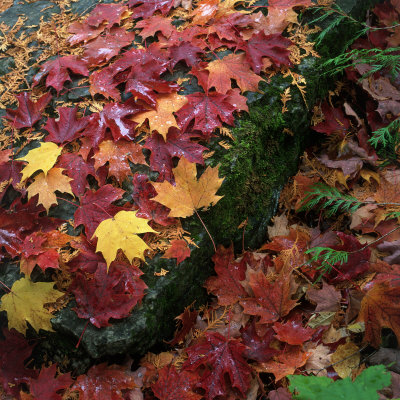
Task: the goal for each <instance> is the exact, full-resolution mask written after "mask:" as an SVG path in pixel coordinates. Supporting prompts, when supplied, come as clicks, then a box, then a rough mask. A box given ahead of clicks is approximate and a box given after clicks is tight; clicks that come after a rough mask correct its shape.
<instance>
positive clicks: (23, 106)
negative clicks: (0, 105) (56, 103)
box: [4, 92, 52, 129]
mask: <svg viewBox="0 0 400 400" xmlns="http://www.w3.org/2000/svg"><path fill="white" fill-rule="evenodd" d="M15 97H16V98H17V100H18V108H17V109H16V110H11V109H10V108H7V109H6V111H7V113H6V115H5V116H4V118H5V119H7V120H8V121H10V125H11V126H12V127H14V128H16V129H22V128H31V127H32V126H33V125H35V123H36V122H38V121H39V120H40V119H41V118H42V111H43V109H44V108H45V107H46V106H47V104H49V102H50V100H51V98H52V96H51V94H50V93H47V94H44V95H43V96H42V97H40V98H39V99H38V101H37V102H35V103H34V102H33V101H32V100H31V99H30V98H29V94H28V93H27V92H23V93H20V94H17V95H16V96H15Z"/></svg>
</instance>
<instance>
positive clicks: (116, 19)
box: [85, 4, 128, 27]
mask: <svg viewBox="0 0 400 400" xmlns="http://www.w3.org/2000/svg"><path fill="white" fill-rule="evenodd" d="M127 10H128V7H126V6H124V5H121V4H97V5H96V7H95V8H94V9H93V10H92V11H91V12H90V14H89V16H88V17H87V18H86V20H85V22H86V23H88V24H89V25H90V26H94V27H98V26H99V25H101V24H103V23H104V22H105V23H107V25H109V26H112V25H115V24H118V25H119V23H120V22H121V18H122V16H123V15H124V13H126V12H127Z"/></svg>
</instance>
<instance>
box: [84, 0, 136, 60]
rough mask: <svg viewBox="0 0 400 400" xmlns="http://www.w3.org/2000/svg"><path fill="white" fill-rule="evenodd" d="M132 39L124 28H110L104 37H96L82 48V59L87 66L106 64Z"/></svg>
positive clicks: (131, 34)
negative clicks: (83, 49)
mask: <svg viewBox="0 0 400 400" xmlns="http://www.w3.org/2000/svg"><path fill="white" fill-rule="evenodd" d="M104 5H105V4H104ZM134 38H135V33H134V32H127V31H126V30H125V29H124V28H120V27H114V28H111V30H110V31H109V32H107V33H106V34H105V35H104V36H98V37H97V38H96V39H95V40H92V41H90V42H89V43H88V44H86V45H85V46H84V47H85V52H84V53H83V56H82V59H83V60H84V61H86V62H87V63H88V65H89V66H94V65H99V64H101V63H103V62H107V61H109V60H111V58H113V57H114V56H116V55H117V54H119V52H120V51H121V49H122V48H123V47H125V46H129V45H130V44H131V43H132V42H133V40H134Z"/></svg>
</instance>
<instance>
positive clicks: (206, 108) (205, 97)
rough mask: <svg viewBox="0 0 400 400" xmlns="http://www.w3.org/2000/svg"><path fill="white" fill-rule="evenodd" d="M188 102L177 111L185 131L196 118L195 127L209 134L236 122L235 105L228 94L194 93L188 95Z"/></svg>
mask: <svg viewBox="0 0 400 400" xmlns="http://www.w3.org/2000/svg"><path fill="white" fill-rule="evenodd" d="M187 99H188V102H187V103H186V104H185V105H184V106H183V107H182V108H181V109H180V110H179V111H178V112H177V116H178V121H179V124H180V127H181V129H182V130H183V131H186V129H187V128H188V126H189V124H190V123H191V122H192V121H193V120H194V125H193V129H196V130H199V131H201V132H202V133H203V134H204V135H206V136H209V135H211V133H212V132H213V131H214V129H215V128H219V127H221V126H222V123H223V122H225V123H226V124H228V125H233V124H234V117H233V112H234V111H235V107H233V106H232V105H231V104H229V103H228V101H227V95H223V94H219V93H208V94H207V93H193V94H190V95H188V96H187Z"/></svg>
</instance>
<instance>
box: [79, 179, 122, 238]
mask: <svg viewBox="0 0 400 400" xmlns="http://www.w3.org/2000/svg"><path fill="white" fill-rule="evenodd" d="M123 194H124V191H123V190H122V189H118V188H115V187H113V186H111V185H104V186H102V187H101V188H100V189H99V190H97V192H91V191H88V192H86V193H85V194H84V195H83V196H82V198H81V200H80V205H79V207H78V209H77V210H76V211H75V214H74V217H75V226H79V225H80V224H82V225H83V226H84V227H85V233H86V236H87V238H88V239H89V240H90V239H91V238H92V236H93V234H94V231H95V230H96V228H97V227H98V226H99V224H100V222H102V221H104V220H105V219H108V218H112V217H113V216H114V215H115V214H116V213H117V212H118V211H121V210H122V208H121V207H117V206H114V205H113V204H111V203H112V202H113V201H115V200H118V199H120V198H121V197H122V195H123Z"/></svg>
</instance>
